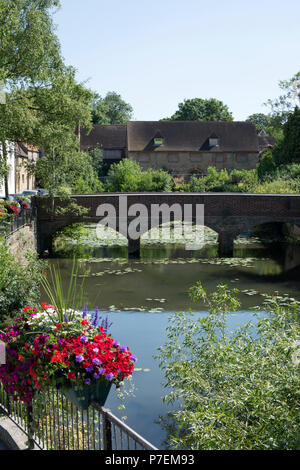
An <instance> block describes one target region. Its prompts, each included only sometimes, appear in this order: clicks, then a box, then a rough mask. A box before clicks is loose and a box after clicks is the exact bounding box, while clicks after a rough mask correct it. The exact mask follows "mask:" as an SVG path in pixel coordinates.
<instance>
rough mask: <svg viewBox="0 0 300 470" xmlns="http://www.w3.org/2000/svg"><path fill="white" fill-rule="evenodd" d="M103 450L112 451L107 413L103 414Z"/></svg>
mask: <svg viewBox="0 0 300 470" xmlns="http://www.w3.org/2000/svg"><path fill="white" fill-rule="evenodd" d="M103 447H104V449H103V450H112V434H111V422H110V420H109V419H108V417H107V413H106V412H105V411H104V412H103Z"/></svg>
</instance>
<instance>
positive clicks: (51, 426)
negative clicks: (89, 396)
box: [0, 384, 157, 450]
mask: <svg viewBox="0 0 300 470" xmlns="http://www.w3.org/2000/svg"><path fill="white" fill-rule="evenodd" d="M0 410H1V411H2V412H3V413H4V414H5V415H7V417H8V418H9V419H10V420H11V421H12V422H13V423H15V424H16V425H17V426H18V427H19V428H20V429H21V430H22V431H23V432H24V433H25V434H26V435H27V436H28V448H29V449H33V448H34V446H35V445H36V446H37V447H38V448H40V449H42V450H157V449H156V448H155V447H154V446H153V445H152V444H150V443H149V442H148V441H146V440H145V439H143V437H141V436H140V435H139V434H137V433H136V432H135V431H134V430H133V429H131V428H130V427H129V426H127V425H126V424H125V423H124V422H123V421H121V420H120V419H119V418H117V417H116V416H114V415H113V414H112V413H111V412H110V411H109V410H106V409H104V408H102V407H101V406H99V405H98V404H97V403H94V402H93V403H92V404H91V406H90V407H89V409H88V410H86V411H83V410H80V409H78V408H77V407H76V406H75V405H73V404H72V403H71V402H70V401H69V400H68V399H67V398H66V397H65V396H64V394H63V393H61V392H60V391H58V390H56V389H51V390H48V391H47V392H45V393H39V394H38V396H37V397H36V398H35V399H34V400H33V402H32V405H26V404H24V403H20V402H14V401H12V398H11V396H10V395H9V394H8V393H6V391H5V390H4V388H3V386H2V385H1V384H0Z"/></svg>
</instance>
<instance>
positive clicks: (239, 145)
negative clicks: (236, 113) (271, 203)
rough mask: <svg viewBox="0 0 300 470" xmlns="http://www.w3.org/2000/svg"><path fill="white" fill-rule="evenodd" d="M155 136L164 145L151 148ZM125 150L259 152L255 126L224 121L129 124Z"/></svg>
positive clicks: (131, 122) (136, 122) (139, 122)
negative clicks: (214, 144) (213, 144)
mask: <svg viewBox="0 0 300 470" xmlns="http://www.w3.org/2000/svg"><path fill="white" fill-rule="evenodd" d="M158 133H159V134H160V135H161V136H162V137H163V139H164V143H163V145H162V146H160V147H154V146H153V139H154V137H155V136H156V135H158ZM212 135H215V136H217V137H218V139H219V146H218V147H209V142H208V141H209V138H210V137H211V136H212ZM127 139H128V151H129V152H130V151H145V150H151V151H155V152H164V151H189V152H193V151H194V152H198V151H205V152H207V151H210V150H212V151H213V152H238V151H241V152H258V136H257V134H256V129H255V126H254V124H252V123H249V122H227V121H211V122H207V121H129V122H128V123H127Z"/></svg>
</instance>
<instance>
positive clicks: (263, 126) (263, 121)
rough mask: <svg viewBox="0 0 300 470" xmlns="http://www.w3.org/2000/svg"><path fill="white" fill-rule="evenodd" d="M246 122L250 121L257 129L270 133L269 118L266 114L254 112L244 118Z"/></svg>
mask: <svg viewBox="0 0 300 470" xmlns="http://www.w3.org/2000/svg"><path fill="white" fill-rule="evenodd" d="M246 121H247V122H252V124H255V126H256V129H257V130H258V131H261V130H264V131H265V132H266V133H267V134H270V133H271V131H270V127H271V118H270V116H268V115H267V114H263V113H256V114H251V116H249V117H248V118H247V119H246Z"/></svg>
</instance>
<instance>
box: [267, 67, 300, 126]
mask: <svg viewBox="0 0 300 470" xmlns="http://www.w3.org/2000/svg"><path fill="white" fill-rule="evenodd" d="M279 88H280V89H281V90H282V91H283V94H282V95H280V96H279V97H278V98H276V99H275V100H270V99H269V100H268V101H267V102H266V103H265V106H269V107H270V108H271V112H270V117H271V118H272V126H273V127H274V128H275V129H281V128H282V126H283V124H284V123H285V122H286V121H287V119H288V116H289V115H290V114H291V113H293V111H294V109H295V107H296V106H298V107H299V106H300V72H297V73H296V74H295V75H294V76H293V77H292V78H290V79H289V80H281V81H280V82H279Z"/></svg>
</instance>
